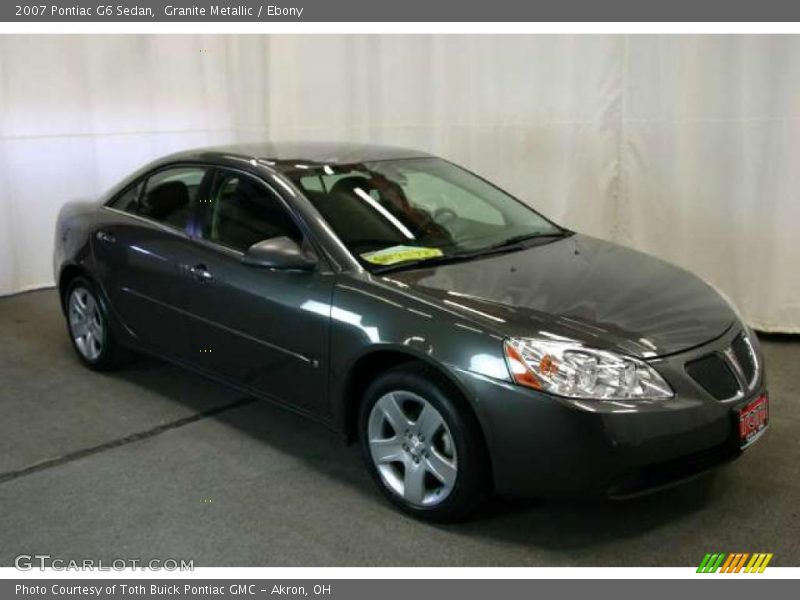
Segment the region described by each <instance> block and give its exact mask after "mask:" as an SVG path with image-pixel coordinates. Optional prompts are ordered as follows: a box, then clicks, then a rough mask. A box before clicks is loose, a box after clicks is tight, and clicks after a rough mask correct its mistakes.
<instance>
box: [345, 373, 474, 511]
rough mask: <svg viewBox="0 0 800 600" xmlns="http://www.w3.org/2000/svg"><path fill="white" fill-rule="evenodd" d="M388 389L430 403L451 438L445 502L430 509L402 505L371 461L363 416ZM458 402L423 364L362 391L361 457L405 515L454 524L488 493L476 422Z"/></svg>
mask: <svg viewBox="0 0 800 600" xmlns="http://www.w3.org/2000/svg"><path fill="white" fill-rule="evenodd" d="M392 391H409V392H412V393H414V394H416V395H418V396H420V397H422V398H424V399H425V400H427V401H428V402H430V403H431V405H433V407H434V408H436V410H438V411H439V413H440V414H441V415H442V417H443V418H444V420H445V422H446V423H447V426H448V427H449V429H450V433H451V435H452V437H453V443H454V444H455V447H456V454H457V457H458V474H457V476H456V483H455V486H454V487H453V490H452V491H451V492H450V494H449V495H448V496H447V498H445V499H444V500H443V501H442V502H441V503H439V504H436V505H434V506H431V507H419V506H414V505H412V504H409V503H407V502H406V501H405V500H404V499H403V498H401V497H399V496H398V495H397V494H396V493H395V492H393V491H392V490H390V489H389V488H387V486H386V484H384V482H383V479H382V478H381V475H380V473H379V472H378V469H377V468H376V467H375V464H374V463H373V461H372V455H371V452H370V448H369V441H368V435H367V431H368V422H369V415H370V412H371V410H372V407H373V406H374V405H375V402H376V401H377V400H378V399H379V398H380V397H382V396H383V395H384V394H386V393H389V392H392ZM464 402H465V400H463V398H462V397H460V396H459V395H458V392H457V391H456V390H454V389H453V387H452V385H448V383H447V382H446V381H445V380H444V377H443V376H442V375H441V374H439V373H438V372H436V371H435V370H434V369H432V368H428V367H427V366H417V365H414V366H402V367H397V368H394V369H390V370H389V371H386V372H385V373H383V374H381V375H379V376H378V377H377V378H376V379H375V380H374V381H373V382H372V384H370V385H369V387H368V388H367V390H366V392H365V394H364V398H363V400H362V402H361V406H360V410H359V419H358V426H359V430H358V433H359V435H358V437H359V444H360V446H361V453H362V457H363V459H364V462H365V463H366V465H367V469H368V470H369V472H370V475H371V476H372V479H373V480H374V481H375V483H376V484H377V485H378V487H379V488H380V489H381V491H382V492H383V494H384V495H385V496H386V497H387V498H388V499H389V500H390V501H391V502H392V503H393V504H394V505H395V506H398V507H399V508H401V509H402V510H403V511H405V512H406V513H408V514H411V515H413V516H415V517H418V518H422V519H425V520H431V521H439V522H450V521H457V520H461V519H463V518H465V517H466V516H468V515H469V514H470V513H472V512H473V511H474V510H475V509H476V508H477V507H478V506H479V505H480V503H481V502H482V501H483V500H485V498H486V496H487V494H488V491H489V484H488V468H487V457H486V455H485V454H486V453H485V449H484V444H483V439H482V436H481V433H480V429H479V426H478V423H477V420H476V419H475V417H474V415H473V414H472V413H471V411H470V410H469V409H468V408H467V407H465V406H464Z"/></svg>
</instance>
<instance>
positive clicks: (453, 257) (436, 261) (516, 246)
mask: <svg viewBox="0 0 800 600" xmlns="http://www.w3.org/2000/svg"><path fill="white" fill-rule="evenodd" d="M570 235H572V232H571V231H568V230H566V229H565V230H561V231H554V232H553V233H526V234H524V235H517V236H513V237H510V238H508V239H506V240H503V241H502V242H500V243H499V244H495V245H494V246H488V247H487V248H481V249H480V250H472V251H469V252H457V253H455V254H448V255H445V256H438V257H435V258H420V259H414V260H406V261H402V262H399V263H395V264H393V265H386V266H383V267H378V268H377V269H375V270H373V273H376V274H383V273H390V272H392V271H402V270H405V269H415V268H417V267H426V266H432V267H433V266H436V265H445V264H451V263H455V262H463V261H467V260H472V259H473V258H478V257H481V256H488V255H491V254H503V253H506V252H514V251H516V250H522V249H524V248H525V246H523V245H522V244H523V242H527V241H529V240H533V239H545V238H562V237H567V236H570Z"/></svg>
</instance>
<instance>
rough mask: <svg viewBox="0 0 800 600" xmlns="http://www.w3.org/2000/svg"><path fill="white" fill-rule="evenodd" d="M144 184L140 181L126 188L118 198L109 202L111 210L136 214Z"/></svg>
mask: <svg viewBox="0 0 800 600" xmlns="http://www.w3.org/2000/svg"><path fill="white" fill-rule="evenodd" d="M143 187H144V184H143V183H142V182H141V181H140V182H139V183H137V184H136V185H134V186H133V187H130V188H128V189H127V190H126V191H124V192H122V193H121V194H120V195H119V196H117V197H116V198H114V199H113V200H112V201H111V202H109V204H108V205H109V206H110V207H111V208H116V209H117V210H122V211H125V212H127V213H131V214H136V211H137V210H138V207H139V197H140V196H141V195H142V188H143Z"/></svg>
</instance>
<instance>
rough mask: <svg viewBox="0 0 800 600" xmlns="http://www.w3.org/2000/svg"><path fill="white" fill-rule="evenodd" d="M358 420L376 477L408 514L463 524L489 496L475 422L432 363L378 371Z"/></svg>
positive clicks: (366, 458) (482, 446) (361, 440)
mask: <svg viewBox="0 0 800 600" xmlns="http://www.w3.org/2000/svg"><path fill="white" fill-rule="evenodd" d="M358 425H359V430H358V432H359V444H360V446H361V453H362V457H363V459H364V462H365V463H366V465H367V469H368V470H369V472H370V474H371V475H372V478H373V480H374V481H375V483H376V484H377V485H378V487H379V488H380V489H381V491H382V492H383V493H384V495H385V496H386V497H387V498H388V499H389V501H390V502H392V503H393V504H394V505H395V506H397V507H398V508H400V509H401V510H402V511H404V512H406V513H407V514H410V515H413V516H414V517H417V518H421V519H425V520H429V521H437V522H454V521H459V520H462V519H464V518H466V517H467V516H469V515H470V514H472V513H473V512H474V511H475V510H477V509H478V508H479V506H480V505H481V504H482V503H483V502H484V501H485V500H486V498H487V497H488V496H489V492H490V490H491V486H490V478H489V467H488V464H489V463H488V457H487V453H486V450H485V444H484V441H483V436H482V434H481V431H480V427H479V425H478V422H477V419H476V418H475V416H474V414H473V413H472V412H471V411H470V410H469V407H468V406H467V405H466V402H465V401H464V400H463V398H462V397H461V395H460V394H459V393H458V391H457V390H456V389H455V388H454V386H452V384H450V382H449V381H447V380H446V379H445V378H444V376H442V375H441V374H440V373H438V372H437V371H436V370H434V369H433V368H431V367H428V366H427V365H422V364H414V365H402V366H400V367H396V368H393V369H390V370H388V371H386V372H384V373H382V374H381V375H379V376H378V377H377V378H376V379H375V380H374V381H373V382H372V383H371V384H370V385H369V387H368V388H367V390H366V392H365V394H364V398H363V399H362V402H361V405H360V407H359V420H358ZM426 436H427V437H426Z"/></svg>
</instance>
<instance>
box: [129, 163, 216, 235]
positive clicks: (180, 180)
mask: <svg viewBox="0 0 800 600" xmlns="http://www.w3.org/2000/svg"><path fill="white" fill-rule="evenodd" d="M205 172H206V170H205V169H203V168H200V167H176V168H174V169H165V170H163V171H159V172H158V173H156V174H155V175H153V176H152V177H150V178H149V179H148V180H147V183H146V184H145V188H144V193H143V194H142V196H141V199H140V201H139V205H138V210H137V213H136V214H138V215H140V216H142V217H146V218H148V219H152V220H153V221H157V222H159V223H163V224H165V225H170V226H171V227H175V228H176V229H185V228H186V225H187V224H188V222H189V217H190V215H191V209H192V205H193V204H194V202H195V200H196V199H197V193H198V191H199V189H200V184H201V183H202V182H203V177H204V176H205Z"/></svg>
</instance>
